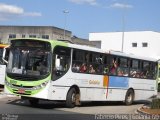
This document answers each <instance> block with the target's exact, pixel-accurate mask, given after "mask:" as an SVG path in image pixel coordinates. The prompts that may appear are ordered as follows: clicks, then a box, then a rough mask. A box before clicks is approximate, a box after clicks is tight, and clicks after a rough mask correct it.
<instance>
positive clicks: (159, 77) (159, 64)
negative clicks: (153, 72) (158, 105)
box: [157, 62, 160, 92]
mask: <svg viewBox="0 0 160 120" xmlns="http://www.w3.org/2000/svg"><path fill="white" fill-rule="evenodd" d="M158 73H159V74H158V79H157V84H158V85H157V86H158V92H160V62H158Z"/></svg>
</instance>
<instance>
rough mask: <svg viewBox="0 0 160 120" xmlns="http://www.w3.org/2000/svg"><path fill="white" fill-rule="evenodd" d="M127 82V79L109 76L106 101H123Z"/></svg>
mask: <svg viewBox="0 0 160 120" xmlns="http://www.w3.org/2000/svg"><path fill="white" fill-rule="evenodd" d="M128 82H129V78H128V77H118V76H110V77H109V88H108V96H107V101H123V100H125V95H126V91H127V89H128V85H129V84H128Z"/></svg>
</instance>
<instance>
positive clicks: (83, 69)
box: [80, 63, 87, 73]
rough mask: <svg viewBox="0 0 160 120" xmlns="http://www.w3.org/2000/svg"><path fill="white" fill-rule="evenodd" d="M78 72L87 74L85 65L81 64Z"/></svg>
mask: <svg viewBox="0 0 160 120" xmlns="http://www.w3.org/2000/svg"><path fill="white" fill-rule="evenodd" d="M80 72H82V73H84V72H87V66H86V64H85V63H83V64H82V66H81V67H80Z"/></svg>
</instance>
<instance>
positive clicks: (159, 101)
mask: <svg viewBox="0 0 160 120" xmlns="http://www.w3.org/2000/svg"><path fill="white" fill-rule="evenodd" d="M151 109H160V98H154V99H152V103H151Z"/></svg>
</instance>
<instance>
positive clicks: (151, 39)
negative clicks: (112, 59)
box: [89, 31, 160, 59]
mask: <svg viewBox="0 0 160 120" xmlns="http://www.w3.org/2000/svg"><path fill="white" fill-rule="evenodd" d="M89 41H101V49H104V50H115V51H121V52H125V53H132V54H135V55H139V56H144V57H152V58H156V59H160V47H159V45H160V33H159V32H153V31H136V32H124V33H122V32H106V33H89Z"/></svg>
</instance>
